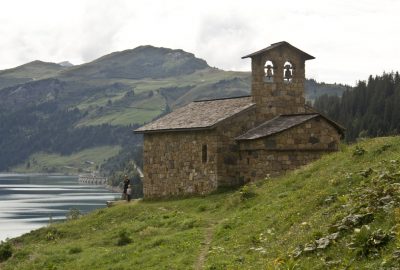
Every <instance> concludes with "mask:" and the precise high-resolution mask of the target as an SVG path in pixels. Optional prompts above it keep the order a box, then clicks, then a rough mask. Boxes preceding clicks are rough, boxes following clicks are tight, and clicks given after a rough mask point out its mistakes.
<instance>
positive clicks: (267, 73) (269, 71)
mask: <svg viewBox="0 0 400 270" xmlns="http://www.w3.org/2000/svg"><path fill="white" fill-rule="evenodd" d="M273 81H274V64H273V63H272V61H269V60H268V61H266V62H265V65H264V82H273Z"/></svg>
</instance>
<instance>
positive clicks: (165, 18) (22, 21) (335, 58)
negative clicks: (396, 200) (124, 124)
mask: <svg viewBox="0 0 400 270" xmlns="http://www.w3.org/2000/svg"><path fill="white" fill-rule="evenodd" d="M22 7H23V8H22ZM398 10H400V1H393V0H382V1H379V2H376V1H372V0H363V1H358V2H354V1H353V2H349V1H347V0H326V1H318V0H305V1H296V0H286V1H284V2H277V1H271V0H254V1H252V2H251V3H250V2H245V1H239V0H219V1H215V0H214V1H212V0H203V1H194V0H187V1H181V0H169V1H164V0H147V1H146V0H135V1H131V0H101V1H98V0H59V1H54V0H36V1H29V0H13V1H11V0H8V1H3V2H2V8H1V9H0V36H1V37H2V42H1V43H0V59H1V62H0V69H5V68H10V67H13V66H16V65H20V64H23V63H26V62H28V61H32V60H36V59H40V60H44V61H52V62H60V61H64V60H69V61H71V62H73V63H82V62H87V61H91V60H93V59H95V58H97V57H100V56H102V55H104V54H107V53H111V52H113V51H116V50H124V49H130V48H134V47H136V46H139V45H145V44H150V45H154V46H162V47H170V48H175V49H178V48H180V49H184V50H186V51H189V52H192V53H194V54H195V55H196V56H199V57H201V58H204V59H205V60H206V61H207V62H208V63H209V64H210V65H212V66H216V67H218V68H223V69H229V70H249V69H250V63H249V61H248V60H242V59H241V58H240V57H241V56H243V55H245V54H248V53H250V52H253V51H256V50H259V49H261V48H264V47H266V46H268V45H269V44H271V43H273V42H278V41H282V40H286V41H288V42H290V43H292V44H293V45H294V46H296V47H298V48H300V49H303V50H305V51H306V52H308V53H310V54H311V55H314V56H316V60H313V61H309V62H308V63H307V71H306V72H307V76H310V77H314V78H315V79H317V80H319V81H326V82H344V83H350V84H354V82H355V81H357V80H359V79H365V78H367V76H368V75H369V74H379V73H381V72H382V71H383V70H386V71H391V70H400V64H399V61H398V59H400V51H399V50H398V44H399V43H400V36H399V35H396V33H395V29H396V28H397V27H398V25H400V16H398V14H397V13H398Z"/></svg>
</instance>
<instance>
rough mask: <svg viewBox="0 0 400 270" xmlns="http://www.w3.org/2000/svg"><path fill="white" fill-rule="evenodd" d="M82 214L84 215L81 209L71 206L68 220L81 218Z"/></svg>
mask: <svg viewBox="0 0 400 270" xmlns="http://www.w3.org/2000/svg"><path fill="white" fill-rule="evenodd" d="M81 216H82V213H81V211H79V209H77V208H71V209H69V211H68V214H67V219H68V220H75V219H78V218H80V217H81Z"/></svg>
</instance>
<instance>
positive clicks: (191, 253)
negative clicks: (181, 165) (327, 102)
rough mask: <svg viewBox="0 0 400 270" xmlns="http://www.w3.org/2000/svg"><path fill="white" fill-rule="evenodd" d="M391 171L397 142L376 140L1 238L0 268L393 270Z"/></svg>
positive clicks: (398, 160) (394, 184)
mask: <svg viewBox="0 0 400 270" xmlns="http://www.w3.org/2000/svg"><path fill="white" fill-rule="evenodd" d="M399 164H400V137H390V138H377V139H372V140H366V141H363V142H361V143H359V144H358V145H353V146H343V149H342V151H341V152H339V153H334V154H330V155H326V156H324V157H323V158H322V159H321V160H319V161H317V162H315V163H313V164H310V165H308V166H306V167H304V168H302V169H299V170H297V171H294V172H292V173H289V174H287V175H286V176H283V177H281V178H276V179H265V180H260V181H259V182H257V183H255V184H252V185H249V186H245V187H242V188H241V189H240V190H237V191H227V192H221V193H217V194H213V195H209V196H204V197H194V198H185V199H177V200H161V201H139V202H132V203H130V204H128V203H125V202H122V203H120V204H118V205H116V206H114V207H112V208H109V209H102V210H98V211H95V212H93V213H91V214H89V215H87V216H83V217H81V218H78V219H73V220H70V221H68V222H65V223H61V224H52V225H49V226H47V227H45V228H42V229H39V230H36V231H33V232H31V233H29V234H26V235H24V236H22V237H19V238H16V239H13V240H10V241H9V243H11V246H12V250H13V256H12V257H11V258H9V259H8V260H7V261H5V262H3V263H2V264H1V265H0V268H1V269H4V270H8V269H20V270H23V269H99V270H100V269H115V270H116V269H120V270H121V269H209V270H216V269H396V268H391V267H396V266H398V265H399V263H400V241H399V238H398V234H399V225H400V212H399V205H400V197H399V195H400V187H399V186H400V171H399ZM396 211H397V217H396ZM2 248H3V250H9V249H10V248H7V247H6V245H4V244H3V247H2ZM3 253H4V252H3Z"/></svg>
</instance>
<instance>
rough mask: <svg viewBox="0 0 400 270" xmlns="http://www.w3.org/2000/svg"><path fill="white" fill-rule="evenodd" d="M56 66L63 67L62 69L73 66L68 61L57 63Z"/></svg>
mask: <svg viewBox="0 0 400 270" xmlns="http://www.w3.org/2000/svg"><path fill="white" fill-rule="evenodd" d="M57 64H58V65H60V66H63V67H73V66H74V64H72V63H71V62H69V61H62V62H60V63H57Z"/></svg>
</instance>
